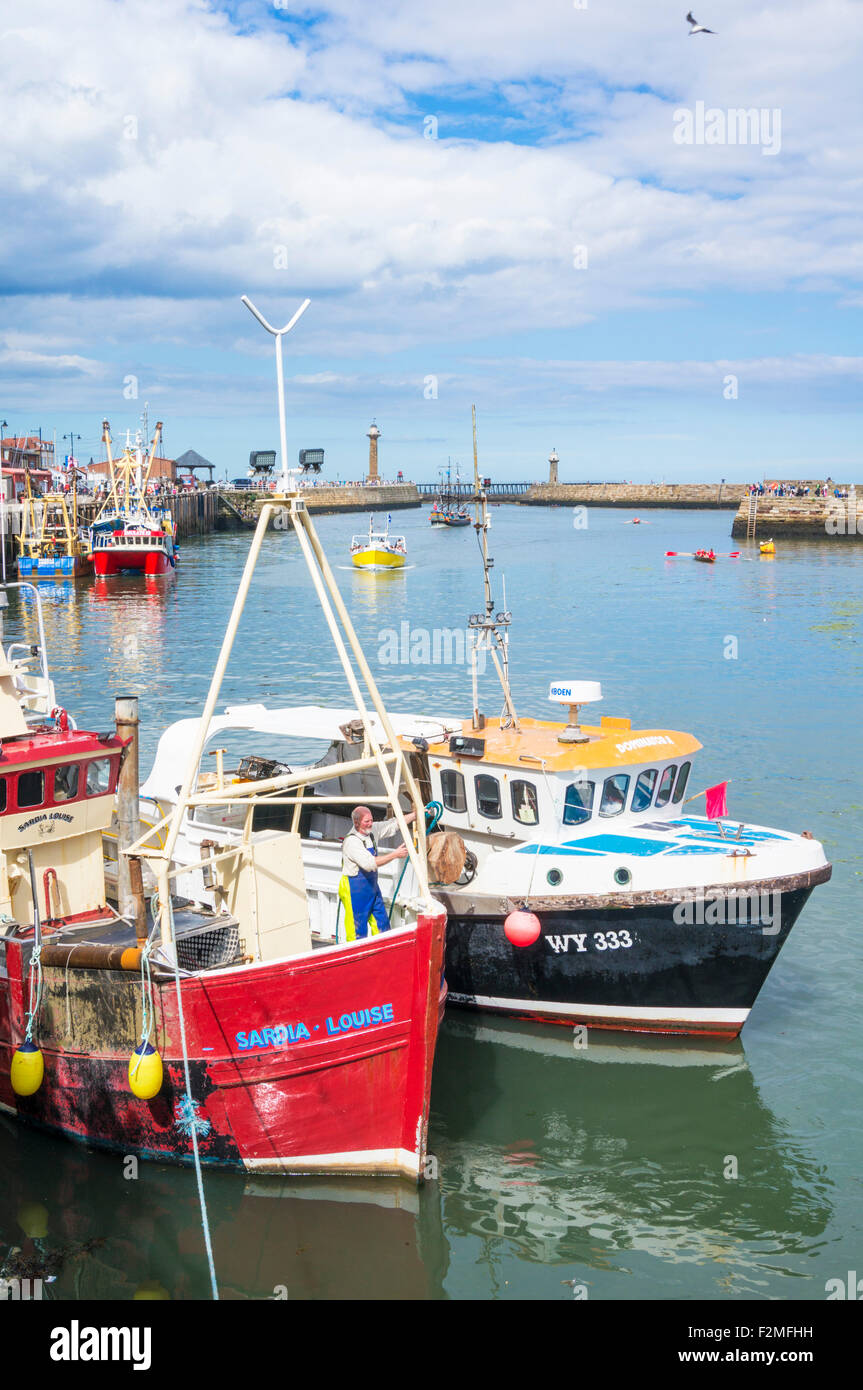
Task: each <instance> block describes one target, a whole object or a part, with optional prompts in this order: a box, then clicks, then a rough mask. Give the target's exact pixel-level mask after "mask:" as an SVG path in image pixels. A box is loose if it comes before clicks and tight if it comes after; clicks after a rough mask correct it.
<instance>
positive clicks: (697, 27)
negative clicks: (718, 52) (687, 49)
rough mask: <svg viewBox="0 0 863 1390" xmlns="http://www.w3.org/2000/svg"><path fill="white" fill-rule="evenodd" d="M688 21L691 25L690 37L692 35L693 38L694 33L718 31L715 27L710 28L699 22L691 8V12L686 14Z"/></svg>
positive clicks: (713, 32)
mask: <svg viewBox="0 0 863 1390" xmlns="http://www.w3.org/2000/svg"><path fill="white" fill-rule="evenodd" d="M686 22H687V24H688V25H689V37H690V38H692V35H693V34H715V33H716V30H715V29H708V28H707V27H706V26H705V25H704V24H699V23H698V20H697V19H696V18H695V15H694V14H693V13H692V11H691V10H690V11H689V14H688V15H687V16H686Z"/></svg>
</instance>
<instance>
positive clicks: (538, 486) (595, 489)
mask: <svg viewBox="0 0 863 1390" xmlns="http://www.w3.org/2000/svg"><path fill="white" fill-rule="evenodd" d="M745 494H746V485H745V483H532V484H531V486H530V487H529V488H528V490H527V492H526V493H523V494H522V495H521V496H520V497H513V498H512V501H513V502H517V503H519V504H520V505H522V506H527V507H626V508H628V509H630V510H631V509H632V508H641V509H646V508H648V507H688V508H692V509H693V510H696V509H697V510H699V511H705V510H710V509H718V508H722V509H723V510H728V511H734V510H736V509H737V508H738V507H739V506H740V504H741V502H742V501H743V498H744V496H745ZM500 500H501V501H503V500H504V499H503V498H501V499H500ZM507 500H508V499H507Z"/></svg>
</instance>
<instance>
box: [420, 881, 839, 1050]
mask: <svg viewBox="0 0 863 1390" xmlns="http://www.w3.org/2000/svg"><path fill="white" fill-rule="evenodd" d="M811 891H812V888H811V887H809V886H807V887H804V888H798V889H795V890H793V891H791V892H788V893H783V894H782V895H781V898H780V901H779V902H778V903H776V904H775V906H776V912H775V920H773V921H771V920H770V918H771V917H773V916H774V913H773V910H772V906H773V905H772V904H768V903H767V902H765V905H764V916H763V918H762V917H761V915H760V912H759V910H758V906H757V900H756V904H755V905H753V906H752V907H751V908H750V909H749V910H748V911H742V910H740V909H737V915H738V916H739V917H740V918H741V921H740V922H739V923H738V922H732V921H726V922H722V923H717V924H713V923H711V919H710V912H709V904H708V911H707V914H706V920H704V919H703V918H702V921H701V922H700V923H699V921H698V920H696V921H694V922H689V923H687V922H686V921H681V922H678V921H675V917H674V912H675V907H674V906H673V905H672V904H670V903H663V904H658V905H643V906H634V907H632V908H628V909H627V908H619V907H608V908H599V907H597V908H584V909H580V908H579V909H572V910H566V911H557V912H555V911H550V912H546V911H543V912H540V913H538V914H537V915H538V916H539V918H540V921H541V923H542V932H541V934H540V936H539V938H538V940H537V941H536V942H534V944H533V945H532V946H526V947H518V946H512V945H511V944H510V943H509V941H508V940H507V938H506V936H505V934H504V917H505V914H501V915H500V916H497V915H490V916H487V915H484V914H483V915H477V916H459V915H458V912H457V909H454V910H453V911H452V915H451V916H450V918H449V922H448V926H447V951H446V978H447V983H448V985H449V1002H450V1003H452V1004H462V1005H467V1006H469V1007H473V1008H480V1009H489V1010H491V1011H492V1012H495V1013H509V1014H515V1015H517V1016H518V1017H520V1018H533V1019H537V1020H544V1021H546V1022H558V1023H567V1024H577V1023H586V1024H589V1025H590V1026H591V1027H606V1028H615V1029H630V1030H635V1031H638V1032H658V1033H686V1034H708V1035H711V1036H716V1037H726V1038H730V1037H736V1036H737V1034H738V1033H739V1032H740V1029H741V1028H742V1026H743V1024H744V1023H745V1021H746V1016H747V1014H748V1013H749V1010H750V1009H751V1007H752V1005H753V1004H754V1002H755V999H756V997H757V995H758V992H759V990H760V989H761V986H762V985H763V984H764V981H765V980H766V978H767V976H768V974H769V972H770V969H771V967H772V966H773V963H774V961H775V960H776V957H777V956H778V955H779V952H780V951H781V949H782V947H783V945H784V943H785V941H786V939H787V937H788V934H789V932H790V931H791V928H792V927H793V925H794V923H795V922H796V920H797V918H798V917H799V915H800V913H801V911H802V909H803V907H804V905H805V903H806V900H807V899H808V897H809V894H810V893H811ZM678 915H679V913H678ZM744 918H748V919H749V920H746V921H744V920H743V919H744Z"/></svg>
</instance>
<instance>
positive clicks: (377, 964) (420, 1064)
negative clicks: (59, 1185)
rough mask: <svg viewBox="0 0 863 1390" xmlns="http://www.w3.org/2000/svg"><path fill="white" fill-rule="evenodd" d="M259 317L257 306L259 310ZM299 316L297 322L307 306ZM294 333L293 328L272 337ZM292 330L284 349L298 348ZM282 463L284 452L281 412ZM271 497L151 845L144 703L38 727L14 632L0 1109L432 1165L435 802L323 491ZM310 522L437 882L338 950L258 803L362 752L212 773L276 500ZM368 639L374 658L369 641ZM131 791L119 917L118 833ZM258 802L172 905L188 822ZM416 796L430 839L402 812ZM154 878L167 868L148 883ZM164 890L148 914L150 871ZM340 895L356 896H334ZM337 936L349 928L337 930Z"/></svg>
mask: <svg viewBox="0 0 863 1390" xmlns="http://www.w3.org/2000/svg"><path fill="white" fill-rule="evenodd" d="M255 312H256V311H255ZM297 317H298V316H297ZM272 331H275V330H272ZM285 331H287V330H279V336H278V338H277V349H278V350H280V348H281V341H280V337H281V333H283V332H285ZM280 412H281V418H282V445H283V448H282V456H283V458H284V457H285V453H286V451H285V439H284V407H283V403H282V401H281V398H280ZM283 483H284V485H285V486H284V487H283V489H282V492H281V494H277V495H274V496H272V497H270V498H268V500H267V502H266V503H265V504H264V506H263V507H262V509H261V515H260V518H259V521H258V527H257V530H256V533H255V537H254V539H253V542H252V545H251V549H250V552H249V557H248V560H247V562H246V566H245V570H244V572H243V576H242V579H241V582H240V587H239V590H238V593H237V597H236V600H235V603H234V608H233V612H232V614H231V619H230V621H229V624H228V628H227V631H226V633H225V637H224V640H223V643H222V649H221V652H220V655H219V658H218V662H217V665H216V669H215V673H214V675H213V679H212V682H211V685H210V689H209V692H208V695H207V699H206V702H205V706H204V710H203V712H202V716H201V721H200V728H199V734H198V737H197V739H196V740H195V743H194V747H192V748H190V758H189V762H188V766H187V769H186V774H185V777H184V780H183V784H182V786H181V788H180V793H179V797H178V801H177V806H176V808H175V809H174V811H173V813H172V814H170V815H169V816H167V817H166V818H165V820H164V821H163V822H162V823H161V824H160V825H158V826H156V827H155V828H154V830H153V831H152V832H151V831H150V830H148V831H147V833H146V834H145V835H144V836H142V837H140V838H139V839H137V840H136V838H135V837H136V835H137V833H138V806H137V702H136V701H133V700H118V702H117V711H116V713H117V727H116V731H114V730H112V731H109V732H108V733H91V732H85V731H82V730H76V729H74V728H71V727H70V721H69V719H68V717H67V716H66V715H65V713H64V712H63V711H61V710H55V711H53V713H52V715H51V717H46V716H45V714H44V712H43V713H42V714H41V716H38V715H37V716H34V715H33V714H31V719H33V718H34V717H41V719H42V722H41V723H40V724H39V725H38V726H35V725H33V724H31V725H29V726H28V724H27V722H26V718H25V712H24V708H23V706H22V699H21V690H20V688H19V686H18V685H16V682H15V672H14V668H13V666H12V665H11V663H10V661H9V659H8V658H7V656H6V655H5V654H4V653H3V652H2V649H0V739H2V765H0V913H2V923H0V1109H3V1110H5V1111H6V1112H7V1113H9V1114H12V1115H14V1116H15V1117H17V1118H18V1119H21V1120H24V1121H27V1122H30V1123H32V1124H35V1125H39V1126H41V1127H43V1128H45V1129H47V1130H50V1131H53V1132H55V1133H58V1134H63V1135H66V1136H68V1137H69V1138H73V1139H78V1140H83V1141H85V1142H87V1143H90V1144H94V1145H99V1146H102V1147H106V1148H112V1149H116V1150H117V1151H119V1152H122V1153H124V1154H136V1155H140V1156H141V1157H143V1158H157V1159H161V1160H170V1161H175V1162H180V1163H188V1162H195V1163H196V1164H213V1165H221V1166H225V1167H229V1168H239V1169H244V1170H248V1171H255V1172H264V1173H280V1174H289V1173H367V1174H368V1173H372V1174H390V1175H401V1176H406V1177H409V1178H412V1179H414V1180H416V1179H418V1178H421V1177H422V1176H423V1172H424V1163H425V1156H426V1130H427V1124H428V1113H429V1097H430V1088H431V1075H432V1063H433V1059H434V1049H435V1042H436V1037H437V1029H438V1023H439V1019H440V1016H441V1013H442V1009H443V1003H444V999H445V985H444V984H443V957H444V936H445V926H446V915H445V912H444V909H443V908H442V907H440V905H439V904H438V903H436V902H435V900H434V899H433V898H432V897H431V895H430V892H429V883H428V867H427V862H426V838H425V829H424V824H425V823H424V818H423V816H422V809H423V808H422V798H421V795H420V790H419V787H418V784H417V783H416V781H415V779H414V777H413V774H412V771H411V765H410V760H409V758H408V756H407V755H406V754H405V753H403V752H402V751H401V750H400V748H399V744H398V740H397V738H396V737H395V734H394V731H393V729H392V726H391V723H390V720H389V716H388V714H387V712H386V710H385V708H384V706H383V703H382V701H381V698H380V695H379V693H378V691H377V687H376V685H375V682H374V679H373V677H372V675H371V672H370V671H369V668H368V665H367V663H366V661H365V658H364V656H363V654H362V651H361V649H360V647H359V643H358V640H357V637H356V634H355V632H354V629H353V626H352V624H351V622H350V618H349V616H348V613H347V610H346V609H345V607H344V603H343V601H342V599H341V596H340V595H339V593H338V590H337V588H336V585H335V580H334V578H333V574H332V571H331V569H330V567H329V564H328V562H327V560H326V557H325V555H324V553H323V550H322V549H321V546H320V542H319V541H318V538H317V535H316V534H315V531H314V528H313V525H312V522H311V519H310V517H309V515H308V512H307V511H306V507H305V502H304V500H303V498H302V496H301V494H300V492H299V490H298V489H297V488H296V487H295V485H294V484H293V483H292V480H291V479H290V477H289V476H288V475H283ZM279 513H281V514H287V515H286V516H285V520H286V521H287V522H288V524H289V525H290V526H291V527H292V528H293V531H294V534H295V535H296V537H297V539H298V542H299V545H300V549H301V551H302V553H303V556H304V558H305V559H306V562H307V564H308V566H309V569H310V572H311V574H312V578H313V582H314V585H315V589H316V592H317V594H318V597H319V600H320V603H321V607H322V609H323V611H324V615H325V618H326V621H327V624H328V626H329V628H330V631H331V633H332V635H333V639H334V642H335V644H336V647H337V650H338V652H339V656H340V659H341V660H342V665H343V668H344V671H345V675H346V678H347V681H348V684H349V686H350V688H351V691H352V694H353V695H354V698H355V699H356V700H357V702H358V706H359V708H360V709H361V711H362V719H363V722H364V729H363V734H362V737H363V739H364V740H365V742H364V750H365V752H366V757H365V758H364V759H363V760H360V761H359V762H357V761H356V760H353V761H351V763H350V771H351V772H352V773H356V772H357V770H362V769H363V767H368V769H369V770H371V769H375V770H376V771H377V773H378V774H379V776H380V777H381V779H382V782H383V784H384V786H385V787H386V788H387V789H388V791H387V795H386V796H384V797H375V798H372V799H373V800H374V801H375V802H378V803H381V804H385V805H387V806H389V807H390V811H391V812H392V814H393V815H394V818H395V820H396V822H397V824H398V828H399V829H400V831H401V833H402V836H403V838H404V840H405V844H406V850H407V858H408V860H409V862H410V864H411V866H412V868H413V870H414V874H415V875H416V883H417V885H418V887H417V891H416V892H415V893H414V895H413V896H412V897H411V898H410V899H409V900H408V901H405V902H401V903H399V904H398V905H397V906H396V907H395V908H394V909H391V919H392V924H391V929H390V930H388V931H383V932H382V933H381V934H379V935H373V936H370V937H368V938H366V939H361V940H356V941H352V942H348V943H341V944H337V943H334V942H332V940H328V939H326V938H325V937H324V935H323V933H321V932H318V931H315V930H314V929H313V927H312V921H311V914H310V911H309V899H310V896H311V894H312V893H314V896H315V914H316V920H320V918H319V914H320V910H321V902H320V897H321V893H320V891H319V890H318V889H317V887H316V886H315V885H312V886H311V887H310V888H309V889H307V885H306V882H305V877H304V871H303V861H302V843H301V839H300V835H299V833H298V831H296V830H282V829H258V828H256V822H255V814H254V813H255V808H256V806H258V805H259V804H262V805H263V806H264V809H265V810H266V808H268V807H270V806H281V807H284V806H286V805H288V806H290V805H293V806H295V807H296V808H297V811H296V817H297V818H298V816H299V810H300V807H301V803H302V801H303V797H304V795H305V796H306V797H308V796H317V797H323V799H324V800H325V801H327V800H329V801H335V800H336V798H329V799H328V798H327V797H326V792H327V791H328V790H329V789H330V788H331V787H332V785H333V779H334V778H336V779H337V778H338V777H339V776H341V775H342V774H343V773H344V771H345V769H346V767H347V764H345V763H327V764H326V765H325V766H320V767H316V768H313V769H307V770H305V771H302V772H299V773H292V772H290V770H285V769H280V770H279V771H277V772H276V774H275V775H273V776H267V777H265V778H261V777H260V776H258V777H257V778H253V777H250V778H249V779H248V780H226V779H225V777H224V775H223V772H222V767H221V762H220V763H219V770H218V772H217V774H216V775H215V780H213V779H212V777H211V778H210V779H209V780H207V781H204V782H203V785H202V784H201V781H200V780H199V778H198V775H197V768H198V764H199V761H200V754H201V749H202V748H203V745H204V742H205V739H206V734H207V731H208V729H209V725H210V720H211V718H212V715H213V711H214V708H215V704H216V701H217V699H218V696H219V692H220V689H221V684H222V679H223V676H224V672H225V668H226V666H227V663H228V659H229V656H230V653H231V649H232V646H233V642H234V637H235V635H236V631H237V627H238V625H239V621H240V617H241V614H242V611H243V607H244V604H245V600H246V597H247V594H248V591H249V586H250V583H251V580H252V576H253V573H254V569H255V565H256V561H257V557H258V554H259V551H260V548H261V544H262V541H263V538H264V535H265V533H266V531H267V528H268V526H269V525H270V523H271V522H272V521H273V519H274V517H275V516H276V515H277V514H279ZM348 648H350V649H351V651H352V653H353V660H354V662H355V665H356V668H358V669H359V672H360V675H359V677H358V676H357V674H356V669H355V665H354V664H352V662H351V660H350V659H349V658H348V654H347V649H348ZM115 792H116V793H117V818H118V823H119V845H120V850H121V853H120V864H121V868H120V873H119V885H118V906H119V912H117V911H114V910H113V908H112V907H111V906H110V904H109V903H108V900H107V896H106V891H105V880H104V871H103V850H102V834H103V831H105V830H106V829H107V828H108V826H109V825H110V823H111V817H112V811H113V809H114V795H115ZM214 804H219V805H221V806H227V807H230V808H231V809H232V810H234V811H239V813H240V821H241V823H242V824H243V825H244V827H245V828H244V830H243V834H242V837H241V840H239V841H238V840H237V839H236V838H235V839H234V840H233V841H232V842H230V843H222V844H220V843H218V842H216V841H209V842H208V843H207V844H206V846H202V852H203V856H204V860H205V861H206V871H207V875H208V878H209V882H210V884H211V886H212V889H213V894H214V900H215V902H216V903H217V907H216V909H215V910H214V909H213V908H212V907H209V908H204V909H203V910H201V909H200V908H198V909H195V908H190V907H188V906H181V905H180V904H179V903H175V901H174V898H173V896H172V886H173V883H174V880H175V878H176V875H177V873H178V872H179V870H178V869H177V868H175V866H174V864H173V860H172V856H173V851H174V846H175V842H176V838H177V834H178V831H179V828H180V825H181V821H182V818H183V816H184V815H185V814H187V813H188V812H189V811H190V809H191V808H196V807H207V806H210V807H211V806H213V805H214ZM411 805H412V806H413V808H414V811H415V812H416V813H417V818H416V824H417V829H416V836H417V839H416V843H414V842H413V840H412V839H411V832H410V831H409V829H408V823H407V821H406V819H405V816H406V812H407V808H408V807H409V806H411ZM148 880H149V882H148ZM145 883H147V886H148V891H151V890H152V888H153V887H155V895H154V897H153V900H152V901H153V904H154V908H153V917H152V920H151V919H150V918H149V917H148V914H147V907H146V900H145V896H144V885H145ZM331 910H332V912H333V914H336V913H337V911H338V901H337V898H336V896H335V894H333V895H332V904H331ZM330 935H332V934H330Z"/></svg>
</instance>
